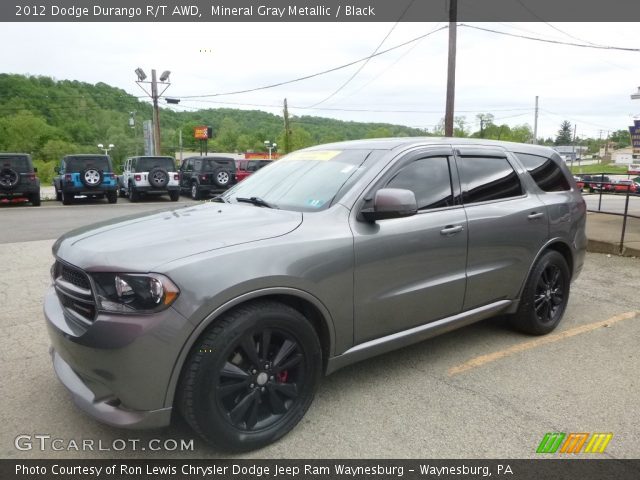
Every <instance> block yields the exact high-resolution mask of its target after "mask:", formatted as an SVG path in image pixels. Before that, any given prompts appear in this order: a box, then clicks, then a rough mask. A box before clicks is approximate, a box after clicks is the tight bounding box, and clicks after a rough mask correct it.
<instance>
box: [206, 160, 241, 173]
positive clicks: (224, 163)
mask: <svg viewBox="0 0 640 480" xmlns="http://www.w3.org/2000/svg"><path fill="white" fill-rule="evenodd" d="M196 163H197V162H196ZM220 167H223V168H224V169H225V170H233V171H235V169H236V162H235V161H234V160H233V159H231V158H205V159H204V164H203V168H204V169H205V170H217V169H218V168H220ZM196 170H198V168H196Z"/></svg>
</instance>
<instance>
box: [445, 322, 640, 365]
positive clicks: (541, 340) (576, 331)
mask: <svg viewBox="0 0 640 480" xmlns="http://www.w3.org/2000/svg"><path fill="white" fill-rule="evenodd" d="M638 314H640V312H625V313H621V314H619V315H616V316H614V317H611V318H609V319H607V320H603V321H602V322H596V323H589V324H587V325H581V326H579V327H575V328H571V329H569V330H565V331H564V332H559V333H554V334H553V335H547V336H545V337H538V338H536V339H534V340H530V341H528V342H523V343H519V344H517V345H513V346H511V347H509V348H505V349H504V350H498V351H497V352H493V353H488V354H486V355H480V356H478V357H475V358H472V359H471V360H468V361H466V362H464V363H462V364H460V365H457V366H455V367H451V368H450V369H449V371H448V373H449V376H453V375H458V374H459V373H463V372H466V371H467V370H471V369H473V368H477V367H481V366H483V365H486V364H487V363H491V362H495V361H496V360H500V359H501V358H505V357H508V356H510V355H513V354H515V353H520V352H524V351H525V350H531V349H532V348H537V347H541V346H542V345H547V344H549V343H554V342H559V341H560V340H564V339H566V338H570V337H575V336H576V335H580V334H582V333H587V332H591V331H593V330H597V329H598V328H601V327H606V326H609V325H612V324H614V323H617V322H621V321H622V320H630V319H632V318H635V317H636V316H637V315H638Z"/></svg>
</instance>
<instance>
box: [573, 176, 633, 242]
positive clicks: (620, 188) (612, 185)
mask: <svg viewBox="0 0 640 480" xmlns="http://www.w3.org/2000/svg"><path fill="white" fill-rule="evenodd" d="M614 175H615V176H621V175H625V174H620V173H615V172H611V173H608V172H601V173H595V174H594V173H591V174H574V176H575V177H576V183H577V184H578V187H579V188H580V189H581V192H582V194H583V195H585V194H586V195H595V194H597V195H598V209H597V210H594V209H590V208H587V211H588V212H597V213H603V214H606V215H617V216H621V217H622V229H621V232H620V253H622V252H623V251H624V238H625V234H626V231H627V222H628V219H629V218H636V219H639V220H640V215H634V214H631V213H629V199H630V198H631V197H635V196H637V197H640V182H634V181H633V180H632V179H631V175H630V174H626V177H627V180H617V181H615V180H614V181H612V180H611V179H610V176H614ZM585 190H587V192H585ZM603 194H608V195H619V196H622V195H624V196H625V202H624V211H623V212H622V213H619V212H610V211H606V210H602V195H603Z"/></svg>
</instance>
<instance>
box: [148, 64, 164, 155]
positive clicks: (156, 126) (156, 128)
mask: <svg viewBox="0 0 640 480" xmlns="http://www.w3.org/2000/svg"><path fill="white" fill-rule="evenodd" d="M151 98H152V99H153V149H154V150H155V151H154V152H153V154H154V155H162V153H161V150H160V110H159V108H158V80H157V79H156V71H155V69H154V70H151Z"/></svg>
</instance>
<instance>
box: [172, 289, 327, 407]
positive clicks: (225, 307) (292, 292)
mask: <svg viewBox="0 0 640 480" xmlns="http://www.w3.org/2000/svg"><path fill="white" fill-rule="evenodd" d="M271 295H286V296H289V297H298V298H300V299H302V300H306V301H308V302H309V303H311V304H313V306H315V307H316V308H317V309H318V311H319V312H320V314H321V316H322V321H323V322H324V324H325V327H326V329H327V332H329V355H330V356H332V355H333V350H334V345H335V327H334V323H333V318H332V317H331V314H330V313H329V310H328V309H327V307H325V305H324V304H323V303H322V302H321V301H320V299H318V297H316V296H314V295H312V294H310V293H309V292H306V291H304V290H299V289H297V288H291V287H269V288H262V289H259V290H254V291H251V292H247V293H244V294H242V295H240V296H238V297H235V298H233V299H231V300H229V301H227V302H225V303H224V304H222V305H220V306H219V307H218V308H216V309H215V310H214V311H213V312H211V313H210V314H209V315H207V316H206V317H205V318H204V320H202V321H201V322H200V323H199V324H198V325H197V326H196V327H195V328H194V329H193V331H192V332H191V334H190V335H189V338H188V339H187V341H186V342H185V343H184V344H183V345H182V348H181V349H180V353H179V354H178V357H177V358H176V361H175V363H174V365H173V369H172V371H171V376H170V377H169V383H168V385H167V391H166V393H165V399H164V406H165V407H171V406H173V403H174V399H175V396H176V389H177V388H178V382H179V381H180V375H181V374H182V369H183V367H184V364H185V362H186V361H187V357H188V356H189V353H190V352H191V348H192V347H193V345H194V343H195V342H196V340H197V339H198V338H199V337H200V335H201V334H202V332H204V331H205V330H206V329H207V328H208V327H209V326H210V325H211V324H212V323H213V322H214V321H215V320H216V319H217V318H218V317H220V315H223V314H224V313H225V312H227V311H229V310H231V309H232V308H233V307H235V306H237V305H240V304H241V303H245V302H247V301H250V300H256V299H259V298H262V297H266V296H271Z"/></svg>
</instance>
